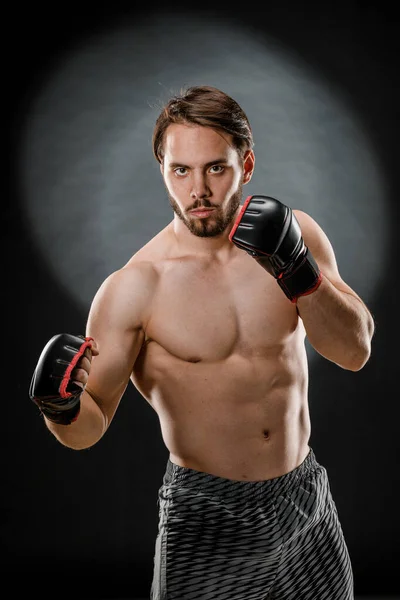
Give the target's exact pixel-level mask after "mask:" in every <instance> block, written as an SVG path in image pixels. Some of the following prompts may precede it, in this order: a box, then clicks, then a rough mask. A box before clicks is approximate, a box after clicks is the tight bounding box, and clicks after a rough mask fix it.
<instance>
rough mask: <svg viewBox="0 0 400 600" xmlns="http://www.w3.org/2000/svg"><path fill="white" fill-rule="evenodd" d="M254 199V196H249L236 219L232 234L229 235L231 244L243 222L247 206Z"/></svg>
mask: <svg viewBox="0 0 400 600" xmlns="http://www.w3.org/2000/svg"><path fill="white" fill-rule="evenodd" d="M252 197H253V196H247V198H246V200H245V201H244V204H243V206H242V208H241V210H240V213H239V214H238V216H237V219H236V221H235V223H234V225H233V227H232V229H231V232H230V234H229V241H230V242H232V238H233V236H234V235H235V231H236V229H237V228H238V225H239V223H240V221H241V220H242V216H243V213H244V211H245V210H246V208H247V205H248V204H249V202H250V200H251V199H252Z"/></svg>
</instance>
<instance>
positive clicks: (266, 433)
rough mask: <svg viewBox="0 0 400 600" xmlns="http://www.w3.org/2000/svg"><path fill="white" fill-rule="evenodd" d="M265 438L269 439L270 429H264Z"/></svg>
mask: <svg viewBox="0 0 400 600" xmlns="http://www.w3.org/2000/svg"><path fill="white" fill-rule="evenodd" d="M263 438H264V440H268V439H269V431H268V429H264V430H263Z"/></svg>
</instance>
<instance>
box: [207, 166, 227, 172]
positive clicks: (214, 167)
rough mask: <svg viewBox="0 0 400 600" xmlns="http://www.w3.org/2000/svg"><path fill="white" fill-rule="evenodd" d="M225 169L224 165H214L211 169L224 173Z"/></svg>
mask: <svg viewBox="0 0 400 600" xmlns="http://www.w3.org/2000/svg"><path fill="white" fill-rule="evenodd" d="M213 169H215V170H213ZM223 170H224V167H223V166H222V165H213V166H212V167H210V171H212V172H213V173H222V171H223Z"/></svg>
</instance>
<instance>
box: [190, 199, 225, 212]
mask: <svg viewBox="0 0 400 600" xmlns="http://www.w3.org/2000/svg"><path fill="white" fill-rule="evenodd" d="M199 208H218V206H215V204H212V203H211V202H210V201H209V200H196V202H195V203H194V204H192V206H189V208H187V209H186V212H190V211H191V210H197V209H199Z"/></svg>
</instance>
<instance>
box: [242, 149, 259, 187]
mask: <svg viewBox="0 0 400 600" xmlns="http://www.w3.org/2000/svg"><path fill="white" fill-rule="evenodd" d="M255 161H256V157H255V156H254V152H253V150H247V152H246V153H245V155H244V158H243V183H244V184H246V183H249V181H250V179H251V178H252V175H253V171H254V165H255Z"/></svg>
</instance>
